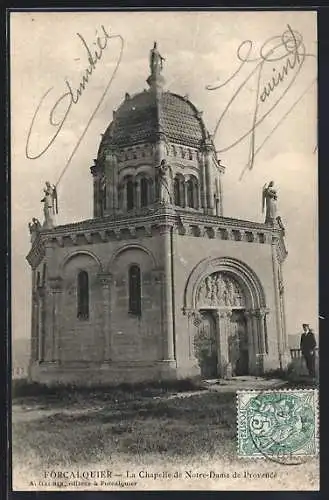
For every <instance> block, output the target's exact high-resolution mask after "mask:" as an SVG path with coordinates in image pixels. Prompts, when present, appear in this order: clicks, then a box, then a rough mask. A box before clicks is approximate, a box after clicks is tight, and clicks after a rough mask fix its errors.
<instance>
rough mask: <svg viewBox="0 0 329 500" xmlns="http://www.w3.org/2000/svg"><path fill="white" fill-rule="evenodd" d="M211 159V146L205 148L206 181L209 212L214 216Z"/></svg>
mask: <svg viewBox="0 0 329 500" xmlns="http://www.w3.org/2000/svg"><path fill="white" fill-rule="evenodd" d="M211 159H212V149H211V147H210V146H206V148H205V181H206V200H207V212H208V213H210V214H212V213H213V211H214V198H213V194H214V193H213V189H212V175H211Z"/></svg>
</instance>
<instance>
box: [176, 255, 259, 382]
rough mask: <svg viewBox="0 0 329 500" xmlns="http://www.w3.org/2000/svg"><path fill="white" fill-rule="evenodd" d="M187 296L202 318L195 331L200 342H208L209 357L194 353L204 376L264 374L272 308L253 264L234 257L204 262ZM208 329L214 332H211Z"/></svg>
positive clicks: (189, 305) (188, 303)
mask: <svg viewBox="0 0 329 500" xmlns="http://www.w3.org/2000/svg"><path fill="white" fill-rule="evenodd" d="M184 300H185V307H186V309H187V310H188V311H189V314H192V316H194V318H195V319H196V321H194V322H193V325H194V326H193V328H194V330H193V331H192V329H191V331H190V335H191V336H192V337H193V338H194V345H195V346H198V345H199V344H200V343H201V344H202V349H203V351H202V352H203V354H204V355H203V356H202V355H201V354H200V353H201V351H200V349H198V348H196V349H195V351H194V355H195V357H196V358H197V360H198V362H199V365H200V371H201V375H203V376H205V375H206V376H208V377H209V376H220V377H225V376H230V375H233V376H239V375H247V374H256V373H257V374H259V373H261V371H262V368H261V364H260V360H261V363H262V359H263V356H264V355H266V345H267V342H266V340H267V339H266V314H267V312H268V310H267V309H266V308H265V297H264V293H263V289H262V287H261V285H260V283H259V281H258V279H257V277H256V276H255V275H254V273H253V272H252V271H251V270H250V269H249V268H248V267H247V266H245V265H244V264H242V263H241V262H239V261H235V260H233V259H229V258H225V259H224V258H223V259H213V260H210V261H209V260H208V259H207V260H206V261H203V262H202V263H200V264H199V266H197V267H196V268H195V269H194V271H193V272H192V273H191V275H190V277H189V280H188V282H187V286H186V289H185V295H184ZM190 324H191V323H190ZM207 329H209V331H210V332H211V334H209V335H208V336H207V335H205V331H206V330H207ZM207 339H208V345H207ZM207 352H208V356H206V355H205V354H206V353H207ZM215 358H217V368H216V370H214V368H213V365H214V359H215ZM205 364H208V366H205Z"/></svg>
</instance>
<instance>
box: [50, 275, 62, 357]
mask: <svg viewBox="0 0 329 500" xmlns="http://www.w3.org/2000/svg"><path fill="white" fill-rule="evenodd" d="M48 284H49V289H50V294H51V296H52V334H51V345H52V348H51V361H52V362H59V361H60V330H61V325H60V317H61V303H60V302H61V293H62V278H61V277H54V278H49V279H48Z"/></svg>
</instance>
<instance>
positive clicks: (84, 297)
mask: <svg viewBox="0 0 329 500" xmlns="http://www.w3.org/2000/svg"><path fill="white" fill-rule="evenodd" d="M77 297H78V310H77V317H78V318H79V319H89V278H88V273H87V272H86V271H80V272H79V274H78V289H77Z"/></svg>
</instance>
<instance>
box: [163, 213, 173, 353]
mask: <svg viewBox="0 0 329 500" xmlns="http://www.w3.org/2000/svg"><path fill="white" fill-rule="evenodd" d="M160 235H161V236H162V242H163V245H162V248H163V269H164V274H163V311H164V313H163V325H164V337H165V344H166V349H165V355H166V359H168V360H174V359H175V346H174V318H173V314H174V313H173V296H172V293H173V290H172V248H171V237H172V225H171V224H169V223H168V224H165V225H161V226H160Z"/></svg>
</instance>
